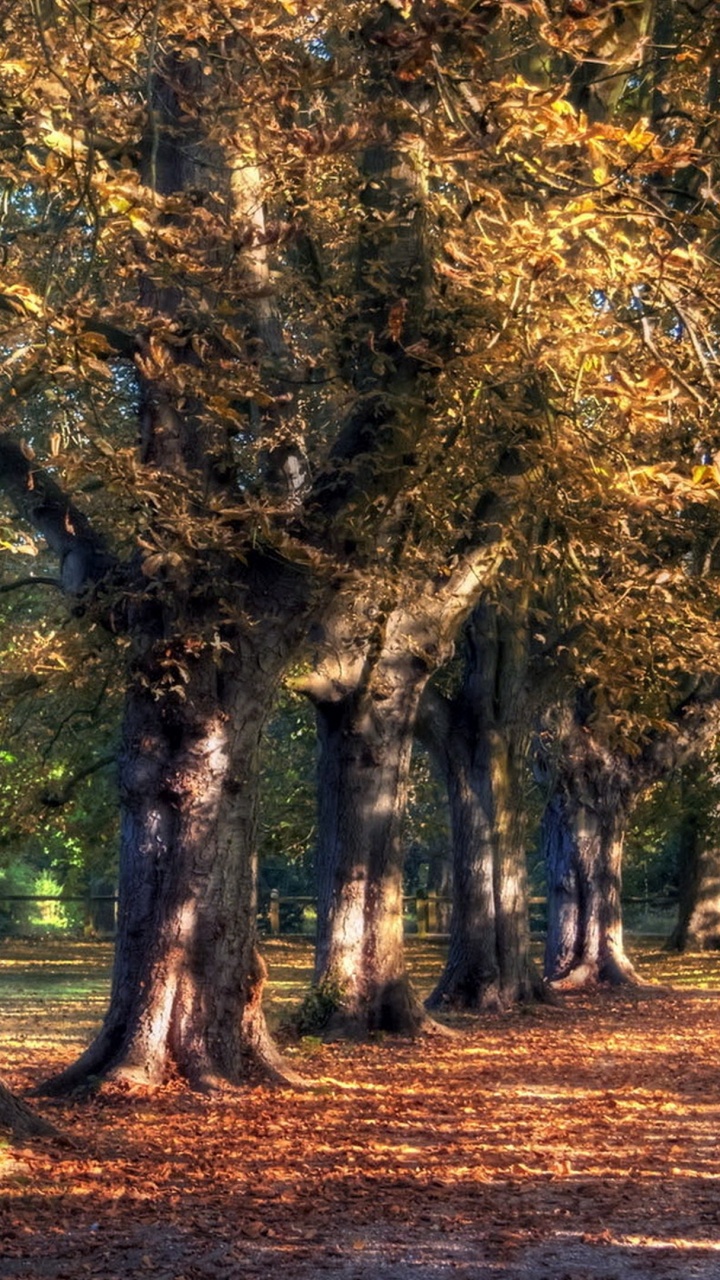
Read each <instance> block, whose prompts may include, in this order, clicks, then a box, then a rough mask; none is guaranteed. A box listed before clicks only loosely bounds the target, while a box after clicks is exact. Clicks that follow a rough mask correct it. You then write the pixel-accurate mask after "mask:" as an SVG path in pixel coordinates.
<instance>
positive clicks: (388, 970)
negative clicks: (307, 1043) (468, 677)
mask: <svg viewBox="0 0 720 1280" xmlns="http://www.w3.org/2000/svg"><path fill="white" fill-rule="evenodd" d="M386 674H387V673H386ZM427 676H428V672H427V668H426V667H425V666H424V664H423V663H421V662H419V661H417V660H416V659H414V658H413V657H412V655H406V657H405V661H404V663H397V662H396V663H395V664H394V666H393V667H392V684H390V682H389V681H387V682H382V681H381V682H380V683H381V685H382V692H380V690H379V687H378V686H377V685H376V687H375V688H374V689H371V690H367V689H359V690H354V691H353V692H351V693H350V694H348V695H347V696H346V697H344V698H342V699H340V700H339V701H326V702H319V703H318V704H317V721H318V737H319V761H318V825H319V833H318V854H317V862H318V938H317V955H316V965H315V986H316V989H317V991H319V992H324V993H325V994H326V997H327V1000H328V1009H329V1008H332V1006H333V1005H334V1006H336V1007H335V1008H334V1010H333V1016H332V1019H331V1023H330V1027H329V1029H330V1031H331V1032H344V1033H356V1034H366V1033H368V1032H373V1031H390V1032H395V1033H399V1034H413V1033H415V1032H416V1031H417V1030H418V1028H419V1027H420V1025H421V1024H422V1022H423V1020H424V1012H423V1009H422V1005H421V1004H420V1002H419V1000H418V999H417V997H416V995H415V994H414V992H413V990H412V987H411V985H410V981H409V978H408V975H407V971H406V968H405V958H404V943H403V862H404V857H403V847H402V840H401V835H402V820H403V816H404V813H405V806H406V801H407V785H408V773H409V768H410V757H411V751H412V742H413V729H414V723H415V715H416V711H417V704H418V700H419V697H420V694H421V692H422V688H423V685H424V683H425V681H426V680H427Z"/></svg>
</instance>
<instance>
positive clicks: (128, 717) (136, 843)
mask: <svg viewBox="0 0 720 1280" xmlns="http://www.w3.org/2000/svg"><path fill="white" fill-rule="evenodd" d="M292 635H293V627H292V625H291V624H290V623H288V625H287V627H286V637H291V636H292ZM160 648H161V657H160V659H157V657H156V660H155V667H154V670H152V671H150V669H149V666H148V663H147V662H146V663H144V664H143V665H142V666H140V667H139V668H138V670H137V671H136V678H135V681H134V683H133V684H131V687H130V689H129V692H128V694H127V698H126V704H125V716H124V725H123V736H122V745H121V752H120V763H119V782H120V796H121V806H122V825H121V848H120V884H119V912H118V937H117V944H116V954H115V969H114V976H113V984H112V993H111V999H110V1007H109V1010H108V1013H107V1016H106V1018H105V1021H104V1024H103V1027H102V1029H101V1031H100V1032H99V1034H98V1036H97V1038H96V1039H95V1041H94V1042H93V1043H92V1044H91V1045H90V1047H89V1048H88V1049H87V1050H86V1051H85V1053H84V1054H83V1055H82V1056H81V1057H80V1058H79V1060H78V1061H77V1062H76V1063H74V1064H73V1065H72V1066H71V1067H69V1068H68V1069H67V1070H66V1071H63V1072H62V1073H61V1074H60V1075H58V1076H55V1077H54V1078H53V1079H51V1080H49V1081H48V1082H46V1084H45V1085H44V1086H43V1088H42V1091H43V1092H45V1093H51V1094H56V1093H65V1092H68V1091H72V1090H74V1089H82V1088H84V1087H87V1086H88V1085H89V1084H90V1083H91V1082H92V1081H93V1079H95V1078H97V1077H102V1076H106V1075H108V1074H109V1073H112V1074H113V1075H114V1076H121V1077H123V1078H129V1079H131V1080H134V1081H137V1082H141V1083H147V1084H156V1083H158V1082H160V1081H162V1080H164V1079H166V1078H167V1077H168V1076H170V1075H172V1074H176V1075H180V1076H181V1077H183V1078H185V1079H187V1080H188V1081H189V1082H190V1083H191V1084H192V1085H194V1086H195V1087H210V1086H212V1085H214V1084H216V1083H219V1082H226V1083H230V1084H238V1083H240V1082H242V1081H244V1080H247V1079H249V1078H252V1077H253V1075H257V1074H258V1073H263V1074H265V1075H266V1076H268V1075H269V1076H271V1077H282V1076H286V1075H287V1073H285V1072H284V1071H283V1068H282V1064H281V1059H280V1057H279V1055H278V1053H277V1051H276V1050H275V1048H274V1046H273V1045H272V1042H271V1041H270V1038H269V1036H268V1033H267V1030H266V1025H265V1020H264V1015H263V1011H262V1006H261V999H262V988H263V980H264V976H265V970H264V965H263V962H262V960H261V958H260V956H259V954H258V952H257V949H256V940H255V919H256V855H255V830H256V817H257V800H258V756H259V741H260V736H261V733H262V730H263V727H264V724H265V720H266V718H267V715H268V712H269V710H270V708H271V706H272V701H273V697H274V694H275V690H276V687H277V682H278V679H279V676H280V674H281V671H282V668H283V666H284V663H285V662H286V661H287V649H286V648H285V645H284V643H283V641H282V640H281V639H280V638H279V636H278V634H277V633H275V634H270V631H269V628H268V627H265V628H263V627H262V625H261V624H258V626H257V629H256V630H255V631H254V632H252V633H250V632H248V633H246V634H245V635H244V636H239V637H237V638H236V640H235V642H234V644H233V645H232V646H231V647H230V648H229V649H228V650H222V651H221V652H213V650H212V648H211V647H210V646H208V645H201V646H199V648H197V649H196V648H195V646H194V642H193V640H192V637H191V636H188V637H187V638H186V640H184V641H183V640H179V641H177V642H176V643H175V644H172V643H164V644H163V645H162V646H160Z"/></svg>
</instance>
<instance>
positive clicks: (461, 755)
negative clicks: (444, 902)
mask: <svg viewBox="0 0 720 1280" xmlns="http://www.w3.org/2000/svg"><path fill="white" fill-rule="evenodd" d="M524 652H525V649H524V631H523V629H522V628H519V629H518V628H514V627H513V626H512V624H510V625H509V626H506V625H505V623H504V622H503V621H502V620H501V618H500V617H499V614H498V612H497V610H495V609H494V608H493V607H492V606H485V605H483V606H479V607H478V608H477V609H476V611H475V614H474V615H473V619H472V621H471V624H470V627H469V629H468V638H467V655H466V667H465V675H464V678H463V684H462V687H461V689H460V690H459V691H458V693H457V695H456V696H455V698H454V699H453V700H452V701H451V702H446V701H444V700H442V699H440V698H439V697H437V695H433V700H432V705H431V704H428V716H427V717H426V722H427V723H428V732H427V734H426V735H425V736H426V740H427V743H428V746H429V748H430V750H431V753H432V755H433V758H434V760H435V763H436V766H437V767H438V769H439V771H440V772H441V773H442V775H443V776H444V778H445V781H446V784H447V788H448V798H449V802H450V815H451V826H452V842H453V907H452V916H451V922H450V944H449V949H448V957H447V962H446V965H445V968H444V970H443V973H442V975H441V977H440V980H439V982H438V984H437V986H436V987H435V989H434V991H433V992H432V994H431V996H430V998H429V1000H428V1006H429V1007H430V1008H456V1009H467V1010H478V1009H497V1008H500V1007H504V1006H507V1005H510V1004H512V1003H514V1002H516V1001H524V1000H529V999H532V998H534V997H536V996H541V995H542V994H543V985H542V982H541V979H540V976H539V974H537V973H536V972H535V969H534V966H533V964H532V962H531V959H530V927H529V912H528V894H527V869H526V852H525V811H524V804H523V801H522V799H521V797H522V782H521V772H522V770H521V764H522V759H523V753H524V749H525V746H524V743H525V729H524V720H525V717H524V715H523V714H522V711H521V709H522V681H523V673H524V670H525V658H524Z"/></svg>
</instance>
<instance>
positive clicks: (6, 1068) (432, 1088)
mask: <svg viewBox="0 0 720 1280" xmlns="http://www.w3.org/2000/svg"><path fill="white" fill-rule="evenodd" d="M409 950H410V961H411V964H412V965H413V966H414V970H415V976H416V981H417V983H418V986H419V987H420V988H421V989H422V988H424V989H426V990H427V989H429V986H430V984H431V982H432V977H433V975H434V974H436V973H437V971H438V965H439V961H440V956H439V947H438V945H437V944H434V943H433V942H428V943H421V942H420V941H416V942H415V943H413V944H411V945H410V948H409ZM265 951H266V955H267V958H268V960H269V963H270V971H271V983H270V990H269V1000H270V1016H271V1018H275V1019H277V1018H278V1017H279V1016H281V1015H282V1013H283V1011H284V1010H285V1009H286V1008H287V1007H288V1006H289V1005H290V1004H292V1003H293V1002H294V1001H296V1000H297V997H298V995H299V994H300V993H301V992H302V989H303V986H304V984H305V983H306V981H307V977H308V972H309V964H310V952H309V947H308V945H307V943H306V942H303V941H301V940H294V941H291V940H289V939H286V940H279V939H278V940H274V941H272V942H269V943H267V944H266V945H265ZM633 956H634V959H635V960H636V963H637V964H638V967H639V968H640V970H641V972H642V973H643V974H644V975H645V976H646V977H647V979H648V980H649V981H655V982H658V983H664V984H668V983H672V984H673V989H672V990H667V989H665V990H663V989H662V988H661V987H658V988H657V989H655V990H652V989H650V990H647V989H646V990H642V991H635V992H633V991H627V992H622V993H617V992H616V993H613V992H608V991H601V992H598V993H597V994H595V995H593V996H592V997H588V996H568V997H565V998H564V999H563V1002H562V1004H560V1005H558V1006H557V1007H542V1008H534V1009H529V1010H527V1011H520V1012H516V1013H513V1014H509V1015H506V1016H502V1017H490V1016H483V1017H482V1018H479V1019H478V1018H469V1019H466V1020H463V1021H461V1022H458V1024H457V1027H458V1034H457V1036H456V1037H454V1038H452V1039H447V1038H444V1037H442V1038H441V1037H433V1038H423V1039H420V1040H418V1041H416V1042H414V1043H413V1042H408V1041H400V1042H395V1041H392V1040H390V1039H385V1040H380V1041H378V1042H376V1043H373V1044H371V1045H363V1046H359V1045H350V1044H347V1043H345V1044H335V1045H323V1044H321V1043H319V1042H318V1041H316V1040H304V1041H301V1042H299V1043H297V1044H295V1045H294V1046H291V1048H290V1049H289V1051H288V1052H289V1056H290V1057H291V1058H292V1060H293V1065H294V1066H295V1067H296V1069H297V1070H299V1071H301V1072H302V1074H303V1076H305V1078H306V1080H307V1087H306V1088H305V1089H302V1090H297V1089H292V1090H291V1089H280V1090H278V1089H276V1090H270V1089H252V1090H247V1091H245V1092H242V1093H239V1094H236V1095H234V1096H227V1097H219V1098H213V1099H208V1098H204V1097H201V1096H196V1095H193V1094H189V1093H187V1092H186V1091H184V1090H181V1089H179V1088H178V1087H176V1086H168V1087H166V1088H163V1089H162V1090H160V1091H159V1092H156V1093H155V1094H152V1095H149V1094H147V1093H131V1092H129V1091H127V1090H121V1089H119V1088H117V1087H108V1088H105V1089H103V1090H102V1091H101V1092H100V1093H99V1094H98V1095H97V1096H95V1097H94V1098H93V1100H92V1101H90V1102H85V1103H77V1102H70V1103H63V1104H61V1105H59V1104H57V1103H55V1104H53V1103H50V1102H47V1101H45V1102H37V1103H36V1104H34V1105H36V1107H37V1109H38V1110H39V1111H41V1112H42V1114H44V1115H45V1116H47V1117H49V1118H51V1119H52V1120H53V1122H54V1123H55V1124H57V1125H58V1126H59V1127H60V1128H61V1129H62V1130H63V1131H64V1133H65V1134H67V1135H68V1137H69V1139H70V1140H71V1142H72V1145H71V1146H58V1145H57V1144H55V1143H53V1142H52V1141H48V1140H45V1139H43V1140H40V1141H35V1142H34V1143H33V1144H32V1145H27V1146H14V1147H13V1146H10V1145H4V1146H0V1277H2V1280H15V1277H22V1278H23V1280H84V1277H91V1278H93V1280H121V1278H122V1280H128V1278H129V1277H133V1278H134V1277H144V1276H148V1277H153V1280H235V1278H236V1277H237V1280H245V1278H247V1277H260V1276H262V1275H265V1274H266V1273H267V1274H270V1275H271V1276H272V1277H273V1280H311V1278H313V1280H315V1277H321V1278H324V1277H325V1276H328V1277H332V1276H337V1277H338V1280H370V1278H371V1277H372V1278H373V1280H374V1278H375V1277H377V1278H378V1280H446V1278H449V1277H453V1278H462V1280H470V1278H472V1280H529V1278H530V1277H531V1276H532V1277H534V1278H535V1280H650V1278H652V1280H680V1277H683V1280H694V1278H695V1277H702V1280H718V1278H719V1277H720V1145H719V1143H718V1137H719V1134H720V1004H719V999H720V960H719V959H718V958H716V957H710V956H688V957H684V958H671V957H669V956H667V955H665V954H664V953H662V952H661V951H660V950H659V949H653V947H652V945H651V944H649V943H645V944H644V945H643V947H642V948H641V949H640V950H639V951H638V950H635V951H634V952H633ZM109 965H110V946H109V944H98V943H60V942H54V943H52V944H37V943H34V944H30V943H19V942H7V941H6V942H3V943H2V944H0V1001H1V1002H2V1009H3V1022H2V1033H1V1047H2V1059H1V1066H2V1073H3V1075H4V1077H5V1080H6V1082H7V1083H8V1084H9V1085H10V1086H11V1087H12V1088H14V1089H15V1090H16V1091H22V1090H24V1089H27V1088H30V1087H32V1085H33V1084H34V1083H36V1082H37V1081H38V1080H39V1079H41V1078H42V1077H43V1076H45V1075H46V1074H48V1073H49V1072H51V1071H53V1070H56V1069H57V1068H59V1067H61V1066H63V1065H64V1064H66V1063H68V1062H69V1061H70V1060H72V1058H73V1056H74V1055H75V1054H77V1052H78V1050H79V1049H80V1048H81V1047H82V1046H83V1045H84V1044H85V1043H86V1042H87V1039H88V1037H89V1036H90V1034H91V1033H92V1031H93V1030H94V1028H95V1027H96V1026H97V1022H98V1020H99V1018H100V1017H101V1015H102V1012H103V1007H104V1002H105V999H106V995H107V990H108V975H109Z"/></svg>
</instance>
